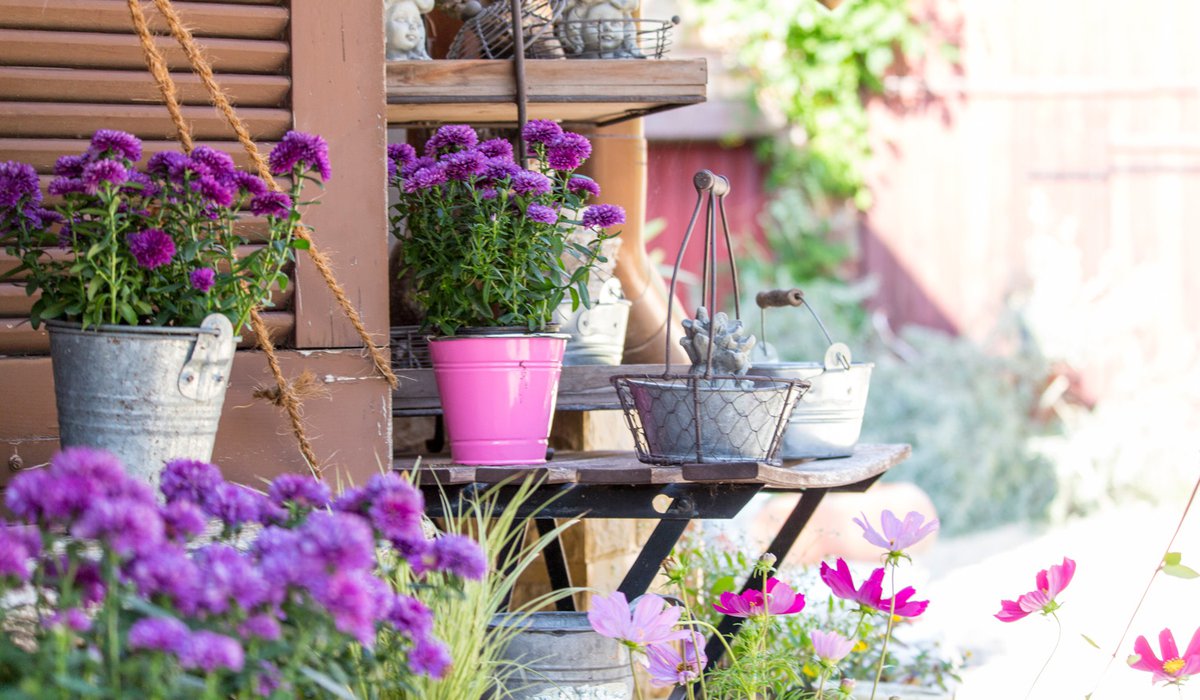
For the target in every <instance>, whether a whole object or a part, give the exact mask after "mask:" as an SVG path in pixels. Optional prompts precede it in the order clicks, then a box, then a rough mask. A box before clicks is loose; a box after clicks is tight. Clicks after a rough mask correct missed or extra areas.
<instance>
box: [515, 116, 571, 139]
mask: <svg viewBox="0 0 1200 700" xmlns="http://www.w3.org/2000/svg"><path fill="white" fill-rule="evenodd" d="M562 133H563V130H562V127H561V126H559V125H558V124H557V123H555V122H552V121H550V120H549V119H533V120H530V121H528V122H526V123H525V127H524V128H523V129H521V136H522V137H523V138H524V139H525V140H526V141H528V142H529V143H542V144H549V143H550V142H551V141H553V140H554V139H556V138H558V137H559V136H561V135H562Z"/></svg>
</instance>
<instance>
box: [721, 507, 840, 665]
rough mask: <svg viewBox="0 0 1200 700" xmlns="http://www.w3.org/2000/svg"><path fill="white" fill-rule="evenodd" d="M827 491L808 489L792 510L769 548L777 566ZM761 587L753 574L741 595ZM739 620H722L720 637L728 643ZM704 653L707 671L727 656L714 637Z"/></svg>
mask: <svg viewBox="0 0 1200 700" xmlns="http://www.w3.org/2000/svg"><path fill="white" fill-rule="evenodd" d="M827 491H828V490H827V489H809V490H808V491H805V492H803V493H802V494H801V495H800V502H799V503H797V504H796V507H795V508H793V509H792V513H791V515H789V516H788V517H787V520H785V521H784V522H783V527H781V528H779V533H778V534H776V535H775V539H774V540H772V541H771V546H770V547H768V548H767V553H769V554H774V555H775V560H776V561H777V562H779V563H780V564H782V563H783V560H784V559H785V558H786V557H787V555H788V552H790V551H791V549H792V545H794V544H795V543H796V538H797V537H799V536H800V532H801V531H802V530H803V529H804V526H805V525H807V524H808V521H809V519H811V518H812V515H813V513H814V512H815V511H816V510H817V506H818V505H820V503H821V499H823V498H825V494H826V493H827ZM762 585H763V579H762V576H760V575H758V574H751V575H750V578H749V579H748V580H747V581H746V585H745V586H743V587H742V592H745V591H748V590H750V589H753V588H762ZM738 619H739V618H736V617H729V616H728V615H727V616H725V617H723V618H721V624H719V625H718V626H717V631H718V633H719V634H721V635H723V636H724V637H725V638H726V639H729V638H730V637H731V636H732V634H733V630H734V628H735V627H736V626H737V624H738ZM704 653H705V654H706V655H707V656H708V666H707V667H706V669H711V668H714V667H715V666H716V665H717V662H719V661H720V660H721V657H722V656H724V655H725V645H724V644H722V643H721V640H719V639H717V638H716V637H715V636H714V637H713V638H712V639H710V640H708V644H707V645H706V646H705V648H704Z"/></svg>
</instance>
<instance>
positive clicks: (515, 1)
mask: <svg viewBox="0 0 1200 700" xmlns="http://www.w3.org/2000/svg"><path fill="white" fill-rule="evenodd" d="M510 7H511V8H512V30H513V77H514V78H515V80H516V84H517V162H518V163H521V165H522V167H524V165H525V158H526V154H525V137H524V136H522V132H523V131H524V130H525V121H526V119H527V118H528V107H529V105H528V101H529V95H528V93H527V92H526V88H525V31H524V28H523V25H524V22H522V14H521V0H511V3H510Z"/></svg>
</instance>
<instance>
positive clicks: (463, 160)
mask: <svg viewBox="0 0 1200 700" xmlns="http://www.w3.org/2000/svg"><path fill="white" fill-rule="evenodd" d="M442 162H443V163H445V164H446V177H447V178H449V179H451V180H462V181H465V180H469V179H471V177H473V176H475V175H480V174H482V173H483V171H484V170H485V169H486V168H487V157H486V156H484V155H483V154H482V153H480V152H479V151H477V150H475V149H467V150H465V151H458V152H455V153H451V154H449V155H447V156H445V157H444V158H443V159H442Z"/></svg>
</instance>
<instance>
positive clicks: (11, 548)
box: [0, 523, 34, 583]
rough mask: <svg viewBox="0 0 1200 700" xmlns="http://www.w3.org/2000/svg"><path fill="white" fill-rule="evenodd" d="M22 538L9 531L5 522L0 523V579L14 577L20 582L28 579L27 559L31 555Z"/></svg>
mask: <svg viewBox="0 0 1200 700" xmlns="http://www.w3.org/2000/svg"><path fill="white" fill-rule="evenodd" d="M33 554H34V553H33V552H31V551H29V548H28V547H27V546H26V542H25V540H24V538H22V537H19V536H17V534H16V533H15V532H12V531H10V528H9V527H8V526H7V524H4V523H0V581H3V580H4V579H5V578H15V579H16V580H18V581H20V582H22V583H23V582H26V581H28V580H29V575H30V567H29V560H30V558H31V557H32V556H33Z"/></svg>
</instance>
